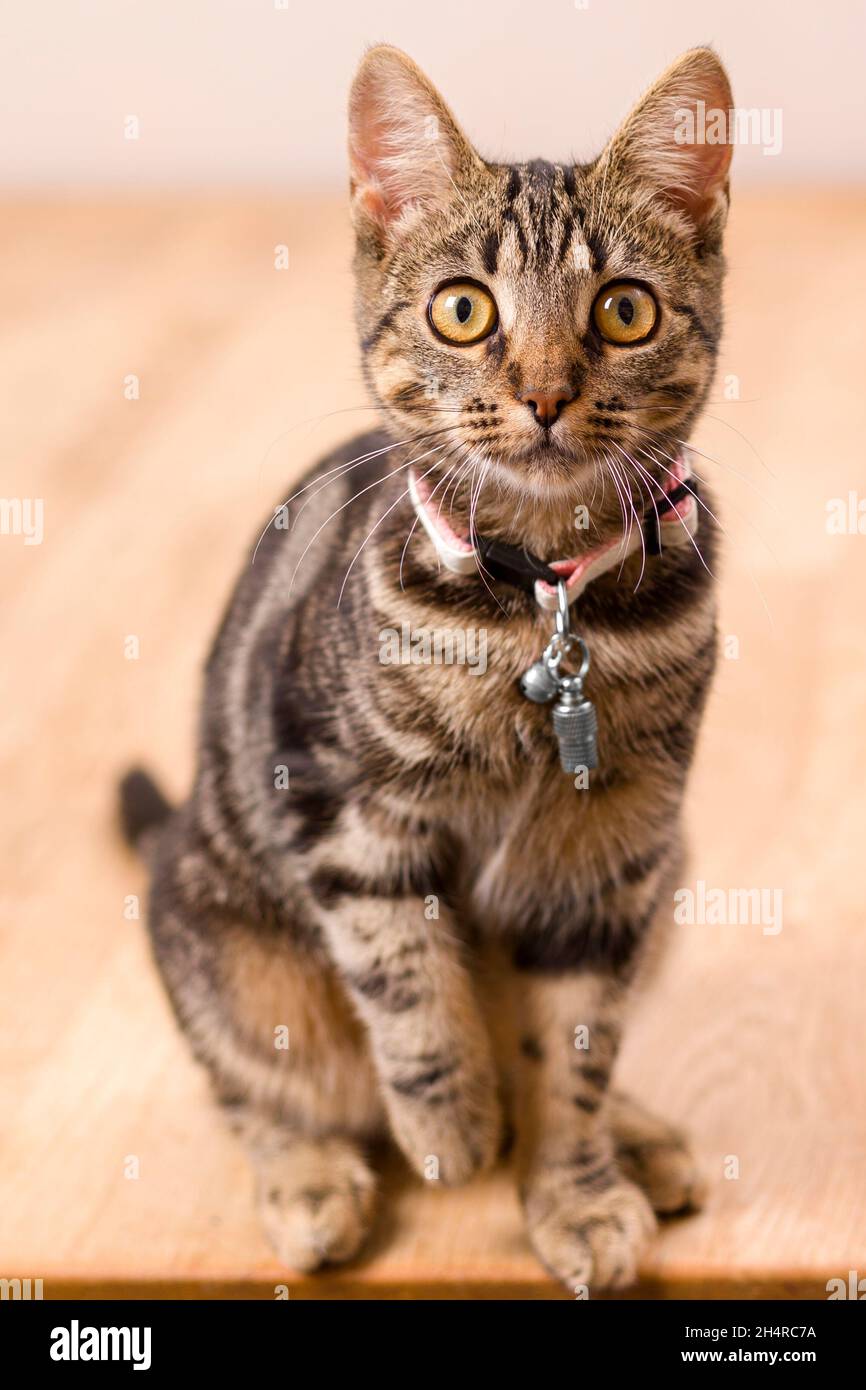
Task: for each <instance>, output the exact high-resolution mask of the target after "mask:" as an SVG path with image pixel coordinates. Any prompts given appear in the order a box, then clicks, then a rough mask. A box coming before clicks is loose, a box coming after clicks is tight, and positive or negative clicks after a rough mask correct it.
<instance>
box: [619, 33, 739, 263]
mask: <svg viewBox="0 0 866 1390" xmlns="http://www.w3.org/2000/svg"><path fill="white" fill-rule="evenodd" d="M733 105H734V99H733V96H732V95H731V86H730V83H729V82H728V76H727V73H726V72H725V69H724V68H723V67H722V64H721V62H720V61H719V59H718V58H717V57H716V55H715V53H714V52H713V50H712V49H711V48H693V49H691V50H690V51H689V52H688V53H684V54H683V56H682V57H681V58H679V59H678V60H677V62H675V63H674V64H673V66H672V67H670V68H668V70H667V72H665V73H663V74H662V76H661V77H660V78H659V79H658V81H657V82H656V83H655V85H654V86H652V87H651V88H650V90H649V91H648V92H647V93H646V95H645V96H644V97H643V98H642V99H641V100H640V101H639V102H638V104H637V106H635V108H634V109H633V111H632V112H631V113H630V115H629V116H628V117H627V119H626V120H625V122H624V123H623V125H622V126H620V128H619V130H618V131H617V133H616V135H615V136H614V137H613V139H612V140H611V142H610V144H609V145H608V147H607V149H606V150H605V152H604V154H603V155H602V157H601V159H600V160H599V163H598V165H597V166H596V168H597V170H598V172H599V173H600V175H601V176H602V177H607V178H608V179H610V178H611V177H617V176H619V177H625V178H629V179H631V180H633V181H635V182H638V183H640V184H642V185H644V186H649V188H650V189H652V188H655V198H656V199H657V200H658V202H659V203H660V204H662V205H666V206H667V207H668V208H669V209H672V210H674V211H676V212H677V213H679V214H681V215H682V216H684V217H685V218H686V219H687V222H688V223H689V224H690V228H691V230H692V231H693V232H694V233H695V234H696V235H697V236H699V237H701V238H703V237H705V236H707V235H708V234H710V233H711V232H713V231H717V232H718V233H721V230H722V227H723V226H724V220H725V215H726V213H727V204H728V173H729V170H730V165H731V155H732V153H733V144H732V143H731V141H732V138H733V116H732V110H733Z"/></svg>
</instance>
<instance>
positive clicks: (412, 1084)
mask: <svg viewBox="0 0 866 1390" xmlns="http://www.w3.org/2000/svg"><path fill="white" fill-rule="evenodd" d="M367 879H368V880H369V881H372V880H373V879H375V874H373V873H369V872H368V875H367ZM364 882H365V879H364V878H360V879H359V878H358V877H357V876H356V875H354V874H353V875H351V876H347V875H346V874H345V872H344V871H340V870H337V869H336V868H333V867H332V868H330V869H327V870H321V869H320V870H319V872H318V873H317V874H316V875H314V877H313V880H312V883H311V887H312V888H313V891H314V892H317V893H318V895H319V900H320V905H321V908H322V912H323V915H322V921H323V926H324V929H325V932H326V935H327V938H328V943H329V947H330V950H331V954H332V956H333V958H334V960H335V962H336V964H337V966H338V968H339V970H340V972H341V974H342V977H343V980H344V981H345V985H346V988H347V990H348V991H349V993H350V995H351V997H352V1000H353V1002H354V1004H355V1007H356V1009H357V1011H358V1013H359V1014H360V1016H361V1018H362V1019H363V1020H364V1022H365V1024H366V1026H367V1028H368V1030H369V1036H370V1043H371V1051H372V1056H373V1060H374V1065H375V1067H376V1070H377V1073H378V1076H379V1080H380V1083H381V1087H382V1094H383V1099H384V1103H385V1107H386V1110H387V1113H388V1118H389V1121H390V1126H391V1129H392V1132H393V1134H394V1137H395V1139H396V1141H397V1143H398V1144H399V1146H400V1148H401V1149H402V1150H403V1153H404V1154H405V1155H406V1157H407V1158H408V1160H409V1162H410V1163H411V1164H412V1166H413V1167H414V1168H415V1169H416V1171H417V1172H419V1173H420V1174H421V1175H422V1176H423V1177H425V1178H428V1179H431V1180H434V1181H440V1182H442V1183H444V1184H446V1185H451V1184H457V1183H461V1182H465V1181H467V1179H469V1178H470V1177H472V1175H473V1174H474V1173H476V1172H478V1171H479V1170H481V1169H483V1168H485V1167H487V1166H489V1164H490V1163H492V1162H493V1160H494V1159H495V1158H496V1155H497V1152H498V1147H499V1140H500V1133H501V1119H500V1107H499V1101H498V1097H497V1083H496V1073H495V1068H494V1064H493V1059H492V1049H491V1045H490V1040H489V1037H488V1034H487V1031H486V1029H485V1026H484V1023H483V1020H482V1017H481V1014H480V1012H479V1008H478V1005H477V1003H476V1000H475V996H474V993H473V988H472V983H471V980H470V977H469V974H468V972H467V970H466V969H465V967H464V965H463V963H462V961H461V959H460V943H459V937H458V932H457V928H456V924H455V922H454V920H453V918H452V916H451V914H450V913H449V911H448V910H447V909H446V908H445V907H444V905H441V904H437V909H436V910H437V913H438V915H437V916H435V917H433V918H432V919H431V917H430V911H429V901H426V900H425V898H423V897H420V896H416V895H414V894H410V893H404V892H401V891H400V887H399V884H398V883H395V884H394V885H393V888H392V889H390V890H389V891H388V892H387V893H384V892H382V891H381V890H380V891H379V892H378V893H373V892H368V893H364V892H363V891H359V889H360V890H363V887H364Z"/></svg>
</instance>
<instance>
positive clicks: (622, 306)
mask: <svg viewBox="0 0 866 1390" xmlns="http://www.w3.org/2000/svg"><path fill="white" fill-rule="evenodd" d="M592 316H593V318H594V319H595V326H596V328H597V329H598V331H599V333H600V334H601V336H602V337H603V338H606V339H607V341H608V342H609V343H621V344H628V343H640V342H642V341H643V339H644V338H648V337H649V335H650V333H651V332H652V330H653V328H654V326H655V321H656V318H657V316H658V308H657V307H656V302H655V300H654V299H653V297H652V295H651V294H650V292H649V290H642V289H641V288H640V286H639V285H607V286H606V287H605V288H604V289H603V290H602V292H601V294H600V295H599V296H598V298H597V299H596V301H595V304H594V305H593V307H592Z"/></svg>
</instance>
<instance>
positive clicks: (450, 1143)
mask: <svg viewBox="0 0 866 1390" xmlns="http://www.w3.org/2000/svg"><path fill="white" fill-rule="evenodd" d="M388 1110H389V1118H390V1122H391V1130H392V1132H393V1135H394V1138H395V1139H396V1141H397V1143H398V1144H399V1146H400V1148H401V1149H402V1151H403V1154H404V1155H405V1157H406V1158H407V1159H408V1161H409V1163H410V1164H411V1165H412V1167H413V1168H414V1169H415V1171H416V1172H417V1173H418V1174H419V1175H420V1176H421V1177H422V1178H426V1179H427V1180H428V1181H429V1182H435V1183H439V1184H441V1185H442V1186H443V1187H459V1186H460V1184H461V1183H465V1182H468V1181H469V1179H470V1178H472V1177H474V1176H475V1174H476V1173H480V1172H483V1171H484V1170H485V1169H487V1168H489V1167H491V1166H492V1164H493V1163H495V1161H496V1158H497V1156H498V1154H499V1148H500V1143H501V1139H502V1112H501V1109H500V1105H499V1100H498V1097H497V1093H496V1080H495V1076H494V1074H493V1071H492V1069H491V1070H490V1071H486V1070H485V1071H483V1072H480V1073H479V1075H477V1076H475V1077H473V1078H471V1079H468V1078H464V1077H458V1078H456V1079H454V1080H453V1084H451V1085H450V1086H448V1087H447V1088H446V1089H445V1090H444V1091H441V1092H439V1093H437V1094H435V1095H430V1096H418V1097H397V1098H395V1099H392V1101H391V1104H390V1105H389V1107H388Z"/></svg>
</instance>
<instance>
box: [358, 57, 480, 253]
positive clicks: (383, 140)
mask: <svg viewBox="0 0 866 1390" xmlns="http://www.w3.org/2000/svg"><path fill="white" fill-rule="evenodd" d="M349 165H350V175H351V193H352V210H353V215H354V217H355V222H356V225H357V226H358V230H359V231H362V230H363V231H368V232H372V233H373V234H374V236H375V237H376V239H377V240H379V241H382V242H387V241H388V240H392V239H394V238H395V236H396V234H397V232H398V230H399V229H400V227H401V226H403V225H405V223H406V221H407V219H409V218H411V216H412V215H413V214H414V213H416V212H417V211H418V210H420V209H428V210H429V209H432V208H435V207H437V206H441V205H443V204H444V203H446V202H447V201H449V200H450V199H451V198H452V197H454V196H455V189H456V188H459V187H460V185H461V183H463V182H464V181H465V180H466V179H467V178H469V177H471V176H472V175H473V173H474V174H475V175H476V176H477V175H478V174H483V172H484V170H485V165H484V163H483V161H482V160H481V158H480V156H479V155H477V154H476V153H475V151H474V150H473V148H472V146H471V145H470V144H469V141H468V140H467V139H466V137H465V136H464V135H463V133H462V131H461V130H460V128H459V126H458V125H457V122H456V121H455V120H454V117H453V116H452V115H451V112H450V111H449V110H448V107H447V106H446V105H445V103H444V101H443V100H442V98H441V97H440V95H439V93H438V92H437V91H436V88H435V87H434V86H433V85H432V83H431V82H428V80H427V78H426V77H425V76H424V74H423V72H421V70H420V68H418V67H416V66H415V64H414V63H413V62H412V60H411V58H407V56H406V54H405V53H401V52H400V50H399V49H398V48H392V47H391V46H390V45H387V44H382V45H380V46H379V47H377V48H371V49H370V50H369V51H368V52H367V53H366V54H365V55H364V58H363V59H362V61H361V65H360V67H359V68H358V72H357V74H356V76H355V80H354V82H353V83H352V92H351V96H350V98H349Z"/></svg>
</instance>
